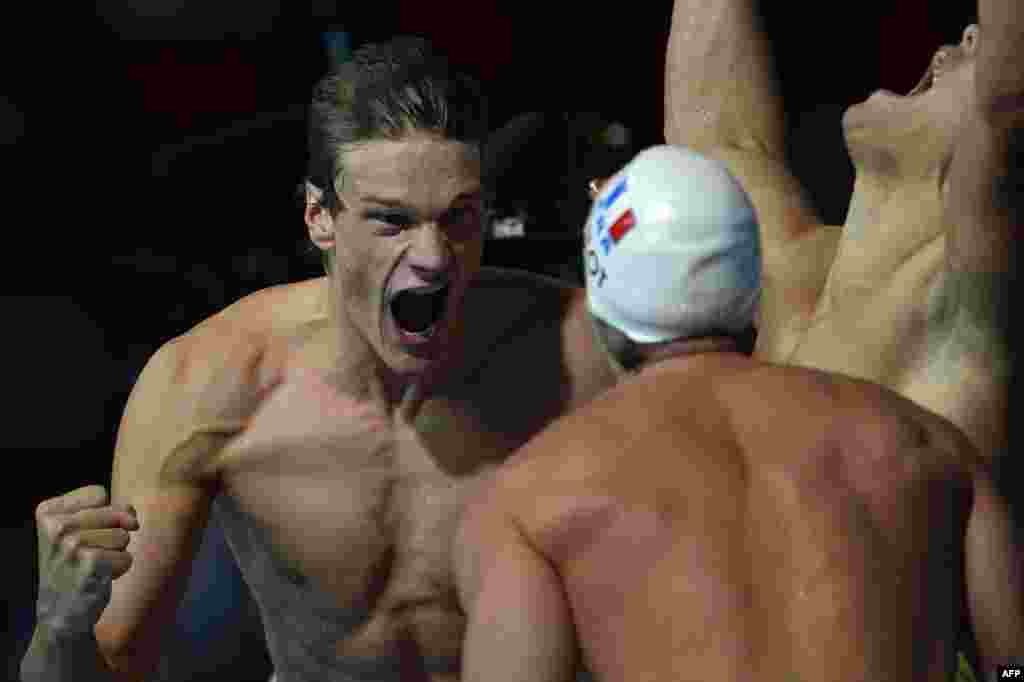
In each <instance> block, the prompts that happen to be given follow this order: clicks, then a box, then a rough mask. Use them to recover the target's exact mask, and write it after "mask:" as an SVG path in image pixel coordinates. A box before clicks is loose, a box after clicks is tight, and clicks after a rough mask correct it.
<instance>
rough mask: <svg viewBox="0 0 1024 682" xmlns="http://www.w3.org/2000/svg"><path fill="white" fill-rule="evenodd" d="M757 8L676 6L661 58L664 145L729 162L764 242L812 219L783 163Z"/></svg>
mask: <svg viewBox="0 0 1024 682" xmlns="http://www.w3.org/2000/svg"><path fill="white" fill-rule="evenodd" d="M756 5H757V3H756V2H755V0H676V2H675V6H674V8H673V11H672V28H671V32H670V34H669V41H668V51H667V54H666V59H665V140H666V141H667V142H668V143H669V144H679V145H685V146H688V147H691V148H692V149H695V150H697V151H699V152H701V153H703V154H705V155H708V156H712V157H717V158H719V159H720V160H721V161H723V162H725V163H726V164H728V165H729V167H730V170H732V172H733V173H734V174H735V175H736V176H737V177H738V179H739V180H740V182H741V183H742V184H743V186H744V188H745V189H746V190H747V191H748V192H749V193H750V194H751V197H752V198H753V201H754V205H755V208H756V209H757V211H758V214H759V217H760V220H761V222H762V229H763V230H764V232H765V235H764V236H765V237H766V241H769V242H771V241H774V240H779V239H788V238H790V237H792V236H793V235H794V233H797V234H798V233H800V232H802V231H803V230H804V229H806V227H807V226H808V225H814V224H816V223H817V217H816V216H815V215H814V212H813V209H811V207H810V205H809V204H808V203H807V202H806V201H805V200H804V196H803V190H802V189H801V187H800V185H799V184H798V183H797V182H796V180H795V179H794V178H793V177H792V175H791V174H790V173H789V171H788V170H787V168H786V165H785V159H786V154H785V141H786V140H785V121H784V114H783V102H782V96H781V94H780V91H779V85H778V79H777V77H776V73H775V64H774V59H773V57H772V51H771V46H770V44H769V41H768V38H767V36H766V35H765V33H764V31H763V29H762V26H761V20H760V18H759V16H758V14H757V7H756ZM770 246H771V244H767V243H766V247H770Z"/></svg>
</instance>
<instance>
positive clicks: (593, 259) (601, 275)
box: [587, 249, 608, 286]
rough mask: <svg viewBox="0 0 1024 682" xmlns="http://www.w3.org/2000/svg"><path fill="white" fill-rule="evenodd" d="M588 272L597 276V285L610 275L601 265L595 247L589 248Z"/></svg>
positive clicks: (592, 275)
mask: <svg viewBox="0 0 1024 682" xmlns="http://www.w3.org/2000/svg"><path fill="white" fill-rule="evenodd" d="M587 274H588V275H590V276H591V277H596V278H597V286H601V285H602V284H604V281H605V279H607V277H608V273H607V272H606V271H605V269H604V267H603V266H602V265H601V261H599V260H598V259H597V252H596V251H594V250H593V249H587Z"/></svg>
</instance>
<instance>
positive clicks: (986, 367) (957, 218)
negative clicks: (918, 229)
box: [944, 0, 1024, 456]
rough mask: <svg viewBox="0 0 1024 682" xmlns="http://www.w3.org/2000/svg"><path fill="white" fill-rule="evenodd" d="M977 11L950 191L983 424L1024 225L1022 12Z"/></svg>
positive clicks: (1002, 405) (995, 436)
mask: <svg viewBox="0 0 1024 682" xmlns="http://www.w3.org/2000/svg"><path fill="white" fill-rule="evenodd" d="M978 10H979V11H978V14H979V19H980V22H981V23H980V29H979V31H978V33H977V36H976V38H974V37H972V36H971V33H970V32H971V31H972V30H973V29H969V31H968V34H967V35H966V36H965V47H966V49H968V50H974V53H975V64H974V69H975V77H974V93H973V95H974V96H973V97H970V98H968V108H967V111H966V112H965V114H964V119H963V121H962V123H961V130H960V132H959V134H958V135H957V146H956V147H955V149H954V151H953V158H952V161H951V163H950V169H949V173H948V176H947V180H946V187H945V188H944V189H945V192H944V201H945V213H946V219H947V226H948V228H947V230H948V231H947V235H946V243H947V264H948V268H949V281H950V283H951V284H952V285H953V286H954V287H955V295H954V296H953V297H952V298H953V300H955V301H956V302H957V303H956V305H957V308H956V313H957V327H956V329H957V334H958V339H959V340H960V341H961V344H960V348H961V353H962V356H963V357H962V360H963V364H964V366H965V367H967V368H968V369H969V370H970V372H971V375H972V378H971V379H970V381H967V382H965V390H967V391H973V388H974V387H975V385H977V388H978V389H979V390H977V391H973V392H974V393H977V396H978V399H977V400H972V401H970V402H971V403H973V404H975V409H976V411H977V412H978V413H979V414H983V413H985V412H988V413H991V414H1003V413H1004V412H1005V410H1006V409H1008V408H1007V403H1006V401H1005V400H1004V398H1005V390H999V387H1002V388H1003V389H1005V387H1006V386H1007V384H1008V376H1009V370H1010V349H1009V347H1008V343H1007V338H1006V336H1007V332H1008V329H1009V314H1010V301H1011V300H1012V294H1013V292H1012V291H1011V283H1012V280H1013V277H1012V273H1011V262H1012V257H1013V252H1014V251H1015V250H1016V249H1017V246H1016V243H1017V241H1018V240H1019V238H1020V230H1021V225H1022V223H1024V6H1022V5H1021V3H1020V2H1018V1H1017V0H981V1H980V2H979V7H978ZM974 40H976V42H972V41H974ZM992 382H995V385H994V386H993V385H991V384H992ZM972 395H973V393H972ZM976 431H977V432H976V433H969V434H968V435H970V436H971V437H972V438H974V439H975V442H976V443H978V445H979V446H980V447H981V448H982V450H983V453H984V454H986V455H989V456H990V455H991V454H992V453H994V452H1000V451H1005V448H1006V446H1007V443H1006V434H1005V432H1003V431H1002V429H1001V428H991V427H982V428H979V429H976Z"/></svg>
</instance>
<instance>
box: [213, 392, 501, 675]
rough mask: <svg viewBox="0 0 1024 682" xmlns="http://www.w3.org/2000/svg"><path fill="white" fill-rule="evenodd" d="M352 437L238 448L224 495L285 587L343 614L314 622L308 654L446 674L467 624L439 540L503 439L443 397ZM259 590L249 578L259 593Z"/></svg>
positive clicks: (360, 666)
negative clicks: (253, 530) (401, 421)
mask: <svg viewBox="0 0 1024 682" xmlns="http://www.w3.org/2000/svg"><path fill="white" fill-rule="evenodd" d="M374 429H375V432H374ZM358 441H359V442H358V444H354V445H353V447H352V448H350V449H345V448H338V449H336V450H332V451H324V452H320V453H315V454H311V453H310V452H308V451H304V452H301V453H290V452H286V451H282V452H279V453H276V454H274V455H272V456H268V455H265V454H263V455H260V456H259V457H254V458H252V459H251V460H246V458H245V457H244V456H241V457H236V459H235V460H234V461H233V462H231V464H230V467H228V468H227V469H226V470H225V471H224V472H223V475H222V482H223V490H224V493H223V494H224V495H227V496H229V497H230V498H231V501H232V503H233V504H234V505H235V507H236V508H237V509H238V510H239V512H240V515H241V516H242V517H244V518H245V519H246V521H247V522H249V523H251V524H254V525H255V526H257V527H259V528H260V529H262V530H264V531H265V537H267V538H268V542H267V545H268V547H269V551H270V552H271V553H272V554H273V555H274V556H273V560H274V563H275V564H276V565H278V566H281V567H283V570H282V571H281V572H280V573H279V574H276V575H282V576H285V580H288V581H290V582H291V583H292V585H289V586H288V588H289V589H297V590H299V591H301V592H305V593H306V594H307V595H309V596H311V597H313V598H314V599H317V600H320V601H321V604H320V607H321V608H322V607H324V606H329V607H333V608H334V609H336V610H337V614H338V622H345V623H347V625H345V626H338V628H337V631H336V632H334V633H325V632H320V633H317V634H318V638H317V639H318V641H319V646H320V648H322V649H325V648H329V650H324V651H318V652H316V655H317V657H318V658H321V659H322V658H324V657H334V658H335V659H336V665H335V666H333V667H336V668H337V669H340V670H345V669H346V666H350V667H351V668H352V669H353V670H354V671H360V670H362V671H365V670H367V669H373V668H374V667H375V666H376V665H377V664H381V665H382V667H383V668H388V669H392V668H393V666H394V665H395V663H396V662H401V669H402V670H403V671H404V672H403V673H402V676H403V679H408V675H409V674H417V675H430V676H431V677H433V678H434V679H447V678H448V676H449V675H454V674H456V673H457V671H458V660H459V652H460V649H461V642H462V634H463V628H464V625H465V623H464V617H463V614H462V613H461V610H460V607H459V603H458V598H457V593H456V591H455V588H454V584H453V580H452V572H451V566H450V553H449V545H450V542H451V539H452V537H453V534H454V531H455V526H456V524H457V523H458V520H459V514H460V509H461V507H462V503H463V501H464V499H465V498H466V496H467V495H468V494H470V493H471V492H472V490H473V488H474V486H475V485H477V484H478V483H479V482H480V481H481V479H482V478H484V477H485V476H487V474H488V473H489V472H490V471H491V470H493V469H494V467H495V466H496V465H497V464H498V462H499V461H500V459H501V458H502V457H503V456H505V455H507V454H508V453H509V447H508V445H507V444H506V443H505V442H504V441H503V439H501V438H499V437H497V436H493V435H492V434H489V433H488V432H487V431H486V429H484V428H482V427H481V426H480V425H479V424H478V423H473V422H472V420H471V419H470V418H468V417H466V416H465V415H461V414H459V413H458V411H457V410H456V409H453V407H452V405H451V404H450V403H449V402H448V401H445V400H444V399H440V400H435V401H432V402H431V403H428V404H427V405H426V406H425V408H424V411H423V412H422V413H421V416H420V417H419V419H417V422H416V425H415V428H411V427H409V426H404V427H403V426H393V425H388V426H385V427H382V426H380V425H378V426H376V427H372V428H371V427H368V428H367V430H366V432H364V433H363V435H362V436H361V437H359V439H358ZM434 450H441V452H440V454H438V455H437V456H435V455H434V454H433V452H432V451H434ZM446 454H448V455H451V456H445V455H446ZM455 460H457V462H456V461H455ZM240 563H242V562H240ZM243 571H244V566H243ZM264 587H266V588H268V589H273V588H272V586H270V585H266V586H264ZM260 589H261V586H259V585H253V591H254V593H257V594H256V597H257V599H258V600H259V597H260V595H259V594H258V592H259V590H260ZM324 601H326V602H327V603H326V604H324V603H322V602H324ZM293 608H295V609H302V608H303V605H302V604H301V603H294V606H293ZM294 617H295V618H296V619H298V620H301V618H302V614H298V613H297V614H294ZM269 627H271V626H270V625H269V623H268V628H269ZM277 635H278V636H279V637H281V638H285V639H287V638H289V637H292V636H295V637H301V636H306V635H305V633H302V632H295V633H289V632H281V633H277ZM385 662H386V663H387V664H386V665H384V663H385ZM276 663H277V665H280V666H283V667H286V666H287V665H288V662H287V661H281V662H276ZM281 672H282V674H283V675H285V676H284V677H283V679H288V678H287V676H286V670H282V671H281ZM330 679H333V677H332V678H330ZM413 679H416V677H414V678H413Z"/></svg>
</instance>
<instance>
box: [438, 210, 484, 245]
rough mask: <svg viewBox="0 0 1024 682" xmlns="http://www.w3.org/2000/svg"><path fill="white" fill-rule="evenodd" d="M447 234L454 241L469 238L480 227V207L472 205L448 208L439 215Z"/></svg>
mask: <svg viewBox="0 0 1024 682" xmlns="http://www.w3.org/2000/svg"><path fill="white" fill-rule="evenodd" d="M441 224H442V225H444V227H445V230H446V231H447V232H448V236H449V237H450V238H451V239H454V240H455V241H463V240H465V239H471V238H472V237H473V236H475V235H476V233H477V232H478V231H479V230H480V229H481V228H482V222H481V220H480V209H479V208H478V207H477V206H474V205H467V206H456V207H455V208H450V209H448V211H446V212H445V214H444V215H443V216H442V217H441Z"/></svg>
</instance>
